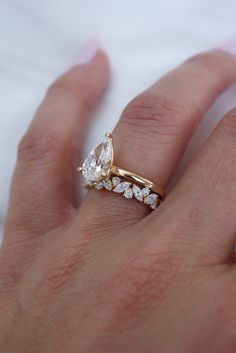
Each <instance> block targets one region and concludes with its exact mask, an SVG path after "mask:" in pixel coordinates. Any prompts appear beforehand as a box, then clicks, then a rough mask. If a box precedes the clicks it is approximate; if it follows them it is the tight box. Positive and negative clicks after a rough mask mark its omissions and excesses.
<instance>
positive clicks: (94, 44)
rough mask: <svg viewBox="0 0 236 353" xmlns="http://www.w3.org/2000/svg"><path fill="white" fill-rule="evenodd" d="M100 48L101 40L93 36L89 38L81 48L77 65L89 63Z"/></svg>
mask: <svg viewBox="0 0 236 353" xmlns="http://www.w3.org/2000/svg"><path fill="white" fill-rule="evenodd" d="M98 49H99V42H98V39H97V38H96V37H92V38H90V39H89V40H87V41H86V42H85V43H84V44H83V45H82V46H81V49H80V53H79V57H78V60H77V61H76V65H85V64H88V63H89V62H90V61H91V60H92V59H93V58H94V57H95V56H96V54H97V52H98Z"/></svg>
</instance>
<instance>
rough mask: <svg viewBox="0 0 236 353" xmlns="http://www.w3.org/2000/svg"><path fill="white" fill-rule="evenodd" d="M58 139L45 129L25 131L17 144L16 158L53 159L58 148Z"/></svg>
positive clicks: (21, 159) (26, 159) (28, 160)
mask: <svg viewBox="0 0 236 353" xmlns="http://www.w3.org/2000/svg"><path fill="white" fill-rule="evenodd" d="M59 145H60V143H59V140H58V138H57V137H56V135H54V134H53V133H50V132H49V131H47V130H46V129H37V130H31V131H29V132H27V133H26V134H25V135H24V136H23V138H22V140H21V141H20V143H19V146H18V160H19V161H22V162H37V161H42V160H43V161H45V162H46V161H48V162H52V161H53V160H55V158H56V155H57V151H58V148H59Z"/></svg>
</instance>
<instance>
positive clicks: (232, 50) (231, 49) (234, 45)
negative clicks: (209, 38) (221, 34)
mask: <svg viewBox="0 0 236 353" xmlns="http://www.w3.org/2000/svg"><path fill="white" fill-rule="evenodd" d="M219 49H221V50H223V51H225V52H226V53H229V54H231V55H233V56H236V38H234V39H231V40H229V41H227V42H225V43H223V44H222V45H221V46H220V47H219Z"/></svg>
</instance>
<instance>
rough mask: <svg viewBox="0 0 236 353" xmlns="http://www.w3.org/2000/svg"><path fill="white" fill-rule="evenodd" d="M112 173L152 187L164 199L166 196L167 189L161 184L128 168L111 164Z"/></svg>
mask: <svg viewBox="0 0 236 353" xmlns="http://www.w3.org/2000/svg"><path fill="white" fill-rule="evenodd" d="M111 174H114V175H117V176H120V177H123V178H125V179H128V180H131V181H132V182H136V183H138V184H140V185H143V186H146V187H148V188H149V189H151V190H152V191H153V192H155V193H156V194H158V195H159V197H160V199H161V200H162V201H164V200H165V197H166V193H165V191H164V190H163V189H162V188H161V187H160V186H158V185H156V184H153V183H152V182H151V181H150V180H148V179H145V178H143V177H141V176H139V175H137V174H135V173H133V172H130V171H128V170H126V169H121V168H119V167H116V166H114V165H112V166H111Z"/></svg>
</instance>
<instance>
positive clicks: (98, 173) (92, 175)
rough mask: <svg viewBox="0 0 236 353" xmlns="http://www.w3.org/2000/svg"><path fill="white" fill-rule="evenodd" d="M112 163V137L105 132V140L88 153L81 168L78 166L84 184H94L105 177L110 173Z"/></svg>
mask: <svg viewBox="0 0 236 353" xmlns="http://www.w3.org/2000/svg"><path fill="white" fill-rule="evenodd" d="M112 163H113V146H112V138H111V136H110V134H106V140H105V141H103V142H102V143H100V144H99V145H97V146H96V147H95V148H94V149H93V150H92V151H91V152H90V153H89V155H88V157H87V158H86V159H85V161H84V163H83V166H82V168H80V171H81V172H82V174H83V176H84V178H85V182H86V184H94V183H96V182H98V181H101V180H103V179H104V178H107V177H108V176H109V175H110V172H111V166H112Z"/></svg>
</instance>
